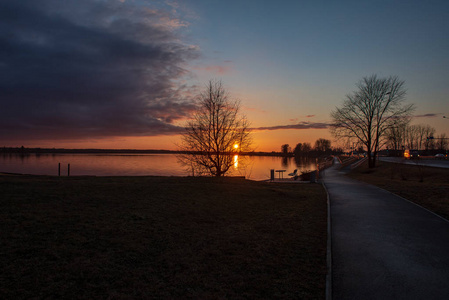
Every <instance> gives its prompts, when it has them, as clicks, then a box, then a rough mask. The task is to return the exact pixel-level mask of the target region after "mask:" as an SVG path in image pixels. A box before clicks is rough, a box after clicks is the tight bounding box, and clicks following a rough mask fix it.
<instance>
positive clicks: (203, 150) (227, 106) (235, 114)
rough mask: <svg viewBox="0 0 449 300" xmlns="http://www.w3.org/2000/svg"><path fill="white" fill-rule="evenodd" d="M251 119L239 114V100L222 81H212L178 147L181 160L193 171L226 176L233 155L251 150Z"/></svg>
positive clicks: (232, 162)
mask: <svg viewBox="0 0 449 300" xmlns="http://www.w3.org/2000/svg"><path fill="white" fill-rule="evenodd" d="M251 142H252V140H251V136H250V128H249V123H248V121H247V120H246V118H245V116H243V115H241V114H240V103H239V101H237V100H233V99H231V98H230V96H229V94H228V92H227V91H226V89H225V88H224V87H223V85H222V83H221V81H213V80H211V81H209V82H208V84H207V86H206V88H205V90H204V92H203V93H201V94H200V96H199V107H198V111H197V112H196V113H195V114H194V115H193V119H192V121H189V122H188V124H187V126H186V130H185V132H184V133H183V134H182V142H181V144H180V146H179V148H180V149H179V150H181V151H182V152H184V153H185V154H183V155H180V156H179V160H180V161H181V163H183V164H184V165H185V166H187V167H188V168H189V169H190V170H192V173H193V175H195V172H196V174H210V175H213V176H224V175H225V174H226V173H227V172H228V171H229V170H230V168H231V167H232V166H233V165H234V164H235V161H234V156H235V155H238V154H240V153H241V152H247V151H250V150H251V149H250V147H251Z"/></svg>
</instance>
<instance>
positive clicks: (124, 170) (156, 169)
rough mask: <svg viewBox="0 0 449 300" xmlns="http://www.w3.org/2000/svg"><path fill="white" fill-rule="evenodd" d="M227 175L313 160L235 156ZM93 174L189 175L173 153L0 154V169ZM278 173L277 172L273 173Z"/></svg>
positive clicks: (259, 176)
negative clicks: (59, 166) (68, 166)
mask: <svg viewBox="0 0 449 300" xmlns="http://www.w3.org/2000/svg"><path fill="white" fill-rule="evenodd" d="M234 159H235V164H234V166H233V167H232V170H231V171H232V172H231V173H230V175H234V176H245V177H246V178H247V179H252V180H266V179H269V178H270V170H271V169H275V170H279V169H282V170H286V172H285V173H284V177H287V174H288V173H290V172H293V170H294V169H298V173H299V174H300V171H305V170H315V160H314V159H311V160H308V159H305V158H304V159H299V160H295V159H294V158H286V157H275V156H241V157H235V158H234ZM59 163H61V175H62V176H66V175H67V165H68V164H70V175H73V176H79V175H95V176H147V175H151V176H188V175H191V174H190V173H189V172H188V171H186V170H185V168H184V167H183V166H182V165H181V164H180V163H179V162H178V159H177V157H176V155H175V154H123V153H120V154H59V153H58V154H9V153H7V154H1V155H0V172H8V173H21V174H33V175H58V164H59ZM277 176H278V174H277V173H276V177H277Z"/></svg>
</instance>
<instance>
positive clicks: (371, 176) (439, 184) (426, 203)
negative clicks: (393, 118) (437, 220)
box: [348, 161, 449, 220]
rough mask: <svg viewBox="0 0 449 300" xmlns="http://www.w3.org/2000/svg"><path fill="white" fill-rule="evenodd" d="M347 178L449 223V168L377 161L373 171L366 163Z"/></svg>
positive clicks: (418, 163) (417, 163)
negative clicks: (390, 193)
mask: <svg viewBox="0 0 449 300" xmlns="http://www.w3.org/2000/svg"><path fill="white" fill-rule="evenodd" d="M348 176H350V177H352V178H354V179H358V180H361V181H364V182H367V183H370V184H373V185H376V186H378V187H381V188H383V189H386V190H388V191H390V192H392V193H395V194H397V195H400V196H402V197H404V198H406V199H408V200H410V201H413V202H415V203H417V204H419V205H421V206H423V207H425V208H427V209H429V210H431V211H433V212H435V213H436V214H438V215H440V216H442V217H444V218H446V219H448V220H449V169H444V168H433V167H425V166H423V165H422V164H420V162H419V161H417V162H416V165H408V164H401V163H389V162H382V161H380V162H378V165H377V167H376V168H374V169H369V168H368V164H367V163H364V164H362V165H361V166H360V167H358V168H356V169H354V170H352V171H351V172H350V173H349V174H348Z"/></svg>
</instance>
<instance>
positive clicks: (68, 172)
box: [67, 164, 70, 176]
mask: <svg viewBox="0 0 449 300" xmlns="http://www.w3.org/2000/svg"><path fill="white" fill-rule="evenodd" d="M67 176H70V164H68V165H67Z"/></svg>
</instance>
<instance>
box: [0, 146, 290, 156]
mask: <svg viewBox="0 0 449 300" xmlns="http://www.w3.org/2000/svg"><path fill="white" fill-rule="evenodd" d="M0 153H17V154H182V153H186V152H183V151H176V150H136V149H64V148H26V147H23V146H22V147H3V148H0ZM232 154H233V153H232ZM239 154H240V155H250V156H284V155H283V154H282V153H281V152H275V151H272V152H261V151H259V152H241V153H239Z"/></svg>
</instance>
